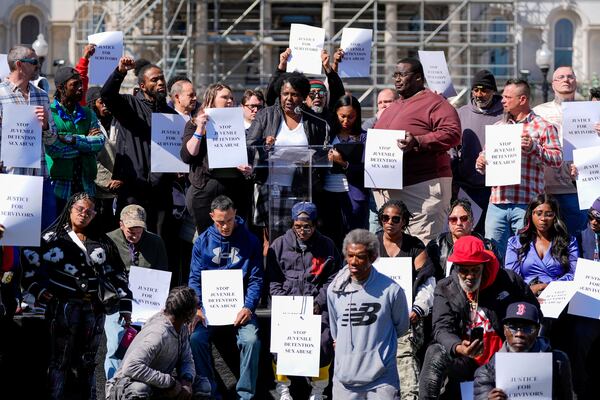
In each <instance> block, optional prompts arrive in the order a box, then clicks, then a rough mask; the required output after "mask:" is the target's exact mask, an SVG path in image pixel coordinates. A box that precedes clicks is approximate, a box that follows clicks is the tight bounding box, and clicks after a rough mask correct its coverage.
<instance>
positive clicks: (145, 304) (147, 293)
mask: <svg viewBox="0 0 600 400" xmlns="http://www.w3.org/2000/svg"><path fill="white" fill-rule="evenodd" d="M170 284H171V272H170V271H161V270H157V269H150V268H142V267H136V266H135V265H132V266H131V267H129V289H131V293H132V295H133V306H132V311H131V322H132V323H134V324H145V323H146V321H147V320H148V318H150V317H151V316H153V315H154V314H156V313H157V312H159V311H160V310H162V309H163V308H164V307H165V302H166V301H167V296H168V295H169V286H170Z"/></svg>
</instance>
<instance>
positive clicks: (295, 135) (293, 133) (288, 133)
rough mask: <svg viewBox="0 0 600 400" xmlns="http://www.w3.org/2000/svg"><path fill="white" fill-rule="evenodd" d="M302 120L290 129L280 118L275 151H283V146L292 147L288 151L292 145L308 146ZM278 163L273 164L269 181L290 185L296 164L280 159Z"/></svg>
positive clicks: (275, 183)
mask: <svg viewBox="0 0 600 400" xmlns="http://www.w3.org/2000/svg"><path fill="white" fill-rule="evenodd" d="M302 121H303V120H302V118H301V119H300V122H299V123H298V126H297V127H296V128H295V129H290V128H289V127H288V126H287V124H286V123H285V118H282V119H281V124H280V125H279V130H278V132H277V136H276V138H275V152H278V151H279V152H281V151H284V152H285V149H282V148H285V147H292V148H291V149H290V151H291V152H293V151H294V149H293V147H301V146H308V138H307V137H306V133H304V124H303V123H302ZM278 148H279V149H278ZM283 159H286V157H283ZM278 164H279V163H277V162H275V163H274V164H273V166H274V167H275V168H274V169H273V170H272V171H271V175H270V176H269V183H270V184H272V185H279V186H292V181H293V179H294V171H295V170H296V166H295V165H293V164H290V163H289V161H282V163H281V165H278Z"/></svg>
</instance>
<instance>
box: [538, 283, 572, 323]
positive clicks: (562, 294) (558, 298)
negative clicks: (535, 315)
mask: <svg viewBox="0 0 600 400" xmlns="http://www.w3.org/2000/svg"><path fill="white" fill-rule="evenodd" d="M576 291H577V285H576V284H575V282H573V281H552V282H550V284H549V285H548V286H546V288H545V289H544V290H543V291H542V293H541V294H540V296H539V297H538V300H539V302H540V308H541V309H542V314H544V317H546V318H558V316H559V315H560V313H561V312H562V311H563V310H564V309H565V307H566V306H567V304H569V301H570V300H571V298H572V297H573V295H574V294H575V292H576Z"/></svg>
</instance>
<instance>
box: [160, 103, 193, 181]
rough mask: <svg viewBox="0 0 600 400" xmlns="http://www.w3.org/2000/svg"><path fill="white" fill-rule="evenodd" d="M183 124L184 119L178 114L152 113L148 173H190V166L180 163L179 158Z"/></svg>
mask: <svg viewBox="0 0 600 400" xmlns="http://www.w3.org/2000/svg"><path fill="white" fill-rule="evenodd" d="M185 123H186V120H185V118H184V117H183V116H181V115H179V114H160V113H152V142H151V143H150V171H152V172H182V173H185V172H189V171H190V166H189V165H187V164H186V163H184V162H183V161H181V157H180V156H179V152H180V151H181V139H182V137H183V130H184V128H185Z"/></svg>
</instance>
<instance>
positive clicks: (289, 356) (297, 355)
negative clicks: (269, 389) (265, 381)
mask: <svg viewBox="0 0 600 400" xmlns="http://www.w3.org/2000/svg"><path fill="white" fill-rule="evenodd" d="M281 327H282V329H281V334H282V335H283V336H282V337H283V342H282V343H281V347H280V351H279V352H278V353H277V375H286V376H314V377H316V376H319V358H320V355H321V354H320V353H321V316H320V315H287V316H285V317H284V318H283V319H282V320H281Z"/></svg>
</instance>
